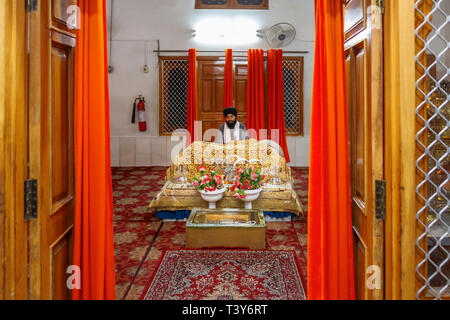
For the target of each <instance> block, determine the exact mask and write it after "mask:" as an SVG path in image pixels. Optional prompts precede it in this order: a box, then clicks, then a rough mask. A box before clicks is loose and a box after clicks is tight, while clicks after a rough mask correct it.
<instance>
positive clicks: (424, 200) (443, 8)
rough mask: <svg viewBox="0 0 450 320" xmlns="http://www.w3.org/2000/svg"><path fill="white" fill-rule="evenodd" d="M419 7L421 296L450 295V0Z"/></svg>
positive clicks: (421, 2) (425, 1)
mask: <svg viewBox="0 0 450 320" xmlns="http://www.w3.org/2000/svg"><path fill="white" fill-rule="evenodd" d="M415 8H416V32H415V33H416V77H417V81H416V100H417V109H416V119H417V127H418V133H417V137H416V141H417V149H418V159H417V162H416V166H417V176H418V185H417V188H416V193H417V195H418V197H417V199H418V202H419V209H418V212H417V214H416V219H417V227H418V238H417V240H416V248H417V250H416V252H417V256H418V264H417V266H416V273H417V275H418V280H419V288H418V291H417V293H416V298H417V299H442V298H448V297H450V227H449V226H450V206H449V199H450V183H449V171H450V157H449V151H450V132H449V124H450V104H449V93H450V85H449V80H450V78H449V77H450V72H449V67H450V49H449V46H448V43H449V40H450V39H449V38H450V24H449V16H450V1H448V0H418V1H416V2H415Z"/></svg>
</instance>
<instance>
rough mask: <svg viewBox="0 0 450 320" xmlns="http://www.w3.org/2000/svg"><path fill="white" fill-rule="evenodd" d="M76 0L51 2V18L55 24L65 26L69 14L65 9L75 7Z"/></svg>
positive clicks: (53, 0) (54, 0)
mask: <svg viewBox="0 0 450 320" xmlns="http://www.w3.org/2000/svg"><path fill="white" fill-rule="evenodd" d="M76 4H77V0H52V18H53V20H54V21H55V22H57V23H60V24H62V25H65V24H66V23H67V19H68V18H69V14H70V12H68V11H67V9H68V8H69V7H70V6H72V5H76Z"/></svg>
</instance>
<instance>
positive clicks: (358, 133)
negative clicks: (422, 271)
mask: <svg viewBox="0 0 450 320" xmlns="http://www.w3.org/2000/svg"><path fill="white" fill-rule="evenodd" d="M371 5H376V2H375V0H359V1H357V0H353V1H349V2H347V4H346V6H345V9H344V11H345V24H346V25H345V28H346V31H347V32H346V39H347V40H346V41H345V57H346V60H345V67H346V76H347V79H346V83H347V107H348V114H349V117H348V121H349V125H348V127H349V143H350V182H351V208H352V224H353V231H354V232H353V236H354V256H355V257H354V259H355V281H356V283H355V285H356V297H357V299H383V288H382V287H381V288H368V286H367V279H368V277H369V272H372V271H371V270H373V269H370V270H369V269H368V268H369V267H370V266H374V267H375V268H374V269H376V267H378V268H379V269H377V270H383V269H384V257H383V249H384V247H383V246H384V233H383V229H382V226H383V221H381V220H377V218H376V216H375V181H376V180H382V179H383V178H384V172H383V166H384V164H383V161H384V157H383V152H384V145H383V142H384V138H383V134H382V132H383V127H384V125H383V100H382V97H383V79H382V73H381V72H382V70H383V61H382V50H381V48H382V41H383V39H382V28H376V27H375V28H372V25H371V21H368V20H367V17H366V11H365V10H366V8H368V7H369V6H371ZM381 272H382V271H381ZM370 275H372V273H371V274H370ZM378 276H380V277H381V279H380V282H381V283H382V282H383V277H384V276H383V274H378Z"/></svg>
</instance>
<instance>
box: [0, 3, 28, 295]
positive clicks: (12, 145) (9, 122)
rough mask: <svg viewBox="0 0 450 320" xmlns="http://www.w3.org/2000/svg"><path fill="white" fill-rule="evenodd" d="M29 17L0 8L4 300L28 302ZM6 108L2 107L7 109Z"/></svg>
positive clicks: (14, 6) (0, 276) (20, 7)
mask: <svg viewBox="0 0 450 320" xmlns="http://www.w3.org/2000/svg"><path fill="white" fill-rule="evenodd" d="M27 26H28V16H27V12H26V10H25V6H24V2H23V1H2V2H1V4H0V65H1V66H0V105H2V108H0V299H5V300H13V299H19V300H22V299H27V298H28V283H27V282H28V263H27V259H28V255H27V251H28V241H27V234H28V227H29V224H28V223H27V222H25V221H24V181H25V180H26V179H27V177H28V169H27V162H28V57H27ZM3 106H4V107H3Z"/></svg>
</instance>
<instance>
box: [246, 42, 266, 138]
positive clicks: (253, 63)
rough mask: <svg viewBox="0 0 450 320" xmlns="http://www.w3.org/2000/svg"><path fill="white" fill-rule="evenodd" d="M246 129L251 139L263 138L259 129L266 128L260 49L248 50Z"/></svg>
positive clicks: (262, 56) (262, 63) (262, 64)
mask: <svg viewBox="0 0 450 320" xmlns="http://www.w3.org/2000/svg"><path fill="white" fill-rule="evenodd" d="M246 125H247V129H254V130H256V135H255V133H254V132H252V131H251V130H250V131H249V137H250V138H251V139H265V138H266V137H260V134H259V130H260V129H265V128H266V119H265V104H264V51H263V50H261V49H249V50H248V76H247V123H246Z"/></svg>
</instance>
